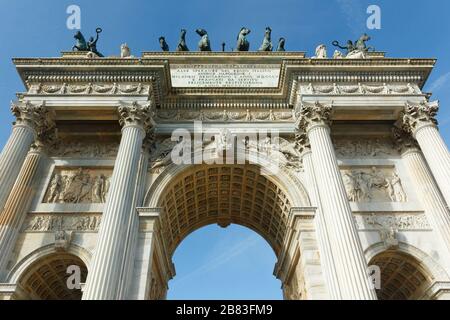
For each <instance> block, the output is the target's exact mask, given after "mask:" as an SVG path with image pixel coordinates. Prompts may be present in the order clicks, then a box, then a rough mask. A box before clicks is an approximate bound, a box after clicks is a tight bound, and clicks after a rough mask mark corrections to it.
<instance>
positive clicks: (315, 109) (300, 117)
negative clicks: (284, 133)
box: [296, 101, 332, 132]
mask: <svg viewBox="0 0 450 320" xmlns="http://www.w3.org/2000/svg"><path fill="white" fill-rule="evenodd" d="M331 112H332V107H331V106H330V105H324V104H321V103H319V102H318V101H316V102H315V103H314V104H306V103H303V104H302V105H301V106H300V108H299V109H298V112H297V113H296V117H297V126H298V128H300V129H301V130H302V131H305V132H308V131H309V129H311V128H312V127H314V126H316V125H322V126H323V125H324V126H330V125H331Z"/></svg>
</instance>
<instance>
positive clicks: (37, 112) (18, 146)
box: [0, 101, 53, 212]
mask: <svg viewBox="0 0 450 320" xmlns="http://www.w3.org/2000/svg"><path fill="white" fill-rule="evenodd" d="M11 112H12V113H13V115H14V116H15V117H16V121H15V123H14V127H13V130H12V133H11V136H10V137H9V139H8V141H7V142H6V145H5V147H4V148H3V151H2V153H1V155H0V186H1V188H0V212H1V210H2V209H3V207H4V205H5V202H6V199H7V198H8V196H9V193H10V191H11V189H12V187H13V185H14V182H15V181H16V178H17V175H18V174H19V171H20V167H21V166H22V164H23V162H24V160H25V157H26V155H27V152H28V151H29V150H30V146H31V143H33V141H34V139H35V138H37V136H38V135H39V134H40V133H42V130H43V129H45V130H47V129H49V128H50V127H51V126H52V125H53V124H51V121H50V117H49V115H50V112H49V111H48V110H47V109H46V108H45V107H44V105H43V104H40V105H33V104H31V103H30V102H29V101H27V102H23V101H21V102H14V103H12V105H11ZM45 130H44V131H45Z"/></svg>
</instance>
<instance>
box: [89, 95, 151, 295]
mask: <svg viewBox="0 0 450 320" xmlns="http://www.w3.org/2000/svg"><path fill="white" fill-rule="evenodd" d="M118 111H119V115H120V120H119V122H120V124H121V125H122V127H123V128H122V139H121V141H120V147H119V151H118V154H117V158H116V162H115V165H114V170H113V174H112V177H111V186H110V190H109V194H108V198H107V199H106V204H105V208H104V210H103V216H102V223H101V225H100V229H99V233H98V240H97V246H96V249H95V252H94V256H93V260H92V266H91V268H90V270H89V274H88V278H87V281H86V288H85V291H84V293H83V299H118V298H119V292H120V286H121V281H120V278H121V271H122V269H123V265H124V261H123V259H124V250H125V243H126V241H127V229H128V222H129V214H130V210H131V207H132V204H133V197H134V191H135V189H134V186H135V185H136V181H137V173H138V166H139V159H140V154H141V148H142V141H143V139H144V137H145V135H146V133H147V132H148V131H149V130H150V128H151V127H152V119H151V116H152V115H151V113H152V111H151V107H150V105H149V104H146V105H140V104H138V103H133V104H131V105H121V106H120V107H119V110H118Z"/></svg>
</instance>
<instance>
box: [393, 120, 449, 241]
mask: <svg viewBox="0 0 450 320" xmlns="http://www.w3.org/2000/svg"><path fill="white" fill-rule="evenodd" d="M393 136H394V139H395V140H396V142H397V146H398V148H399V151H400V153H401V155H402V159H403V162H404V163H405V165H406V167H407V168H408V171H409V175H410V177H411V179H412V180H413V182H414V187H415V188H416V191H417V195H418V197H419V199H420V202H421V203H422V205H423V206H424V209H425V213H426V216H427V218H428V220H429V221H430V222H431V225H432V226H433V230H437V231H438V233H439V234H440V235H441V237H442V240H443V242H445V245H446V246H447V248H448V249H450V211H449V209H448V207H447V206H446V203H445V200H444V199H443V198H442V194H441V192H440V191H439V188H438V186H437V185H436V183H435V180H434V179H433V175H432V174H431V172H430V170H429V169H428V166H427V164H426V162H425V160H424V158H423V156H422V152H420V150H419V147H418V145H417V142H416V141H415V140H414V138H413V137H412V136H411V135H410V134H408V133H407V132H405V131H403V130H401V129H398V128H394V130H393Z"/></svg>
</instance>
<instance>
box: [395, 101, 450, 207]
mask: <svg viewBox="0 0 450 320" xmlns="http://www.w3.org/2000/svg"><path fill="white" fill-rule="evenodd" d="M438 111H439V102H438V101H434V102H428V101H423V102H422V103H420V104H418V105H413V104H409V103H407V104H406V106H405V109H404V111H403V114H402V119H401V122H402V123H401V124H402V128H403V130H404V131H406V132H409V133H411V134H412V136H413V137H414V138H416V140H417V142H418V143H419V145H420V149H422V152H423V155H424V156H425V159H426V160H427V163H428V166H429V167H430V169H431V172H432V174H433V176H434V178H435V179H436V182H437V184H438V186H439V189H440V190H441V192H442V195H443V196H444V199H445V201H446V202H447V207H449V206H450V183H449V181H450V153H449V151H448V149H447V146H446V145H445V143H444V140H443V139H442V137H441V135H440V134H439V131H438V129H437V120H436V115H437V113H438Z"/></svg>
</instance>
